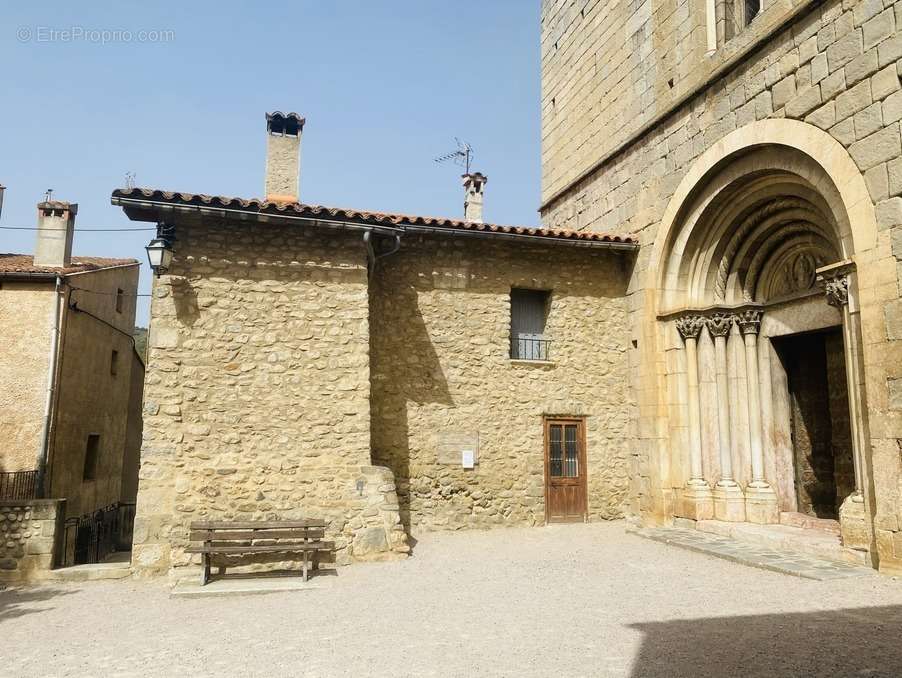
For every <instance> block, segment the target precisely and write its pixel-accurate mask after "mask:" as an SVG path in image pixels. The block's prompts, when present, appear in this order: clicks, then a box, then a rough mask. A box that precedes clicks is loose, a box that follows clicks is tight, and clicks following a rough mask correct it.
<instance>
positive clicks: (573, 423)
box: [545, 419, 587, 522]
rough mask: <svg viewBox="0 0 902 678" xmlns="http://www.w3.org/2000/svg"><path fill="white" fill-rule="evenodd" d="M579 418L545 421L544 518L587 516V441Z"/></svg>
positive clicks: (575, 519)
mask: <svg viewBox="0 0 902 678" xmlns="http://www.w3.org/2000/svg"><path fill="white" fill-rule="evenodd" d="M585 440H586V437H585V425H584V422H583V420H581V419H546V421H545V520H546V521H547V522H580V521H584V520H585V519H586V513H587V502H586V444H585Z"/></svg>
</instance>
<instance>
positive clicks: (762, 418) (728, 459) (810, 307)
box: [647, 121, 871, 550]
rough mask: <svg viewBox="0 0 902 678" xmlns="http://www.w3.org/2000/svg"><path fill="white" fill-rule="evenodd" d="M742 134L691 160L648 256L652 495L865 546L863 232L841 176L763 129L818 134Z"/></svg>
mask: <svg viewBox="0 0 902 678" xmlns="http://www.w3.org/2000/svg"><path fill="white" fill-rule="evenodd" d="M756 125H757V126H758V128H757V129H756V130H754V131H755V132H757V135H756V134H754V133H752V134H750V133H749V131H745V133H744V136H745V138H744V139H743V130H740V131H738V132H736V133H734V134H733V135H731V136H732V137H733V139H732V140H730V139H729V137H728V139H726V140H724V141H723V142H721V147H720V148H714V149H712V150H711V151H709V153H707V154H706V156H707V157H703V158H702V159H700V161H699V162H698V163H697V164H698V165H699V167H696V168H694V170H693V172H690V176H689V177H687V179H686V180H684V182H683V184H681V187H680V190H678V191H677V194H676V195H675V197H674V199H673V203H672V205H671V208H669V209H668V215H667V218H665V222H664V223H663V224H662V232H661V233H660V234H659V237H658V240H657V242H656V245H655V253H654V255H653V258H652V268H651V275H652V276H653V277H654V278H655V280H656V286H655V290H654V293H653V295H650V296H649V308H648V309H647V310H649V311H651V312H650V313H649V314H648V316H649V317H648V321H649V325H650V326H651V327H653V330H652V336H653V337H654V339H655V341H656V346H657V348H658V353H659V355H660V358H659V359H658V361H657V363H658V364H659V365H660V366H661V369H662V372H663V373H660V372H659V374H658V375H657V380H658V389H657V392H658V403H657V404H658V408H659V411H661V412H666V415H664V416H663V417H662V419H663V421H664V423H665V425H666V431H665V432H664V433H663V436H662V438H663V439H662V441H661V442H662V456H663V457H664V458H663V459H662V463H661V466H660V468H661V474H662V481H663V485H664V486H669V487H670V488H671V489H672V492H673V495H672V502H671V503H670V511H671V512H672V515H674V516H679V517H686V518H692V519H708V518H715V519H719V520H724V521H734V522H739V521H748V522H754V523H776V522H779V521H780V520H781V516H783V517H784V518H785V516H786V515H789V514H802V515H807V516H809V517H811V518H813V519H822V520H823V519H826V520H830V519H838V518H840V517H841V518H842V521H843V535H844V538H845V543H846V545H847V546H852V547H855V548H859V549H864V550H867V549H869V548H870V544H871V536H870V528H869V523H868V516H869V515H871V513H870V512H869V510H868V509H867V501H868V492H869V490H868V482H869V477H868V476H869V470H868V469H869V464H868V462H867V456H866V455H867V444H868V443H867V441H868V436H867V418H866V409H865V407H864V389H863V387H862V379H861V369H862V362H861V329H860V326H859V321H858V314H857V309H856V300H855V296H856V294H857V271H856V262H855V254H856V246H857V245H859V243H861V242H862V241H863V239H864V240H866V239H867V238H868V237H870V235H869V233H868V232H867V228H864V227H863V226H862V223H861V220H860V219H859V218H858V215H857V214H856V213H855V208H854V205H852V204H850V202H849V200H850V198H849V196H850V195H852V194H854V191H853V190H852V189H850V187H849V183H850V181H847V182H846V183H845V184H843V185H838V184H837V176H836V173H835V171H834V172H833V173H831V171H830V170H831V169H833V170H835V168H834V167H829V166H825V164H824V163H823V162H822V161H821V160H819V159H817V158H816V154H812V152H811V150H810V148H805V147H804V146H805V143H804V142H805V141H806V139H804V138H803V139H799V141H800V144H798V145H797V144H796V143H795V140H794V138H793V133H794V132H798V131H799V129H794V130H793V129H786V128H781V129H779V130H778V131H779V134H770V133H771V132H773V131H774V126H775V125H788V126H789V127H793V126H795V125H799V126H800V127H801V128H806V129H805V130H804V131H805V134H806V135H807V138H808V140H809V141H810V138H812V137H816V136H817V135H818V134H820V135H823V133H822V132H820V131H819V130H816V129H814V128H811V129H814V132H811V131H809V130H808V129H807V128H809V127H810V126H808V125H804V124H803V123H788V122H787V121H767V123H766V125H769V126H770V127H771V129H770V130H766V129H763V128H762V125H764V123H757V124H756ZM726 142H731V143H732V148H731V147H730V146H731V143H726ZM833 144H835V142H833ZM800 146H801V147H800ZM840 148H841V147H840ZM824 150H828V149H824ZM829 150H834V149H833V148H832V147H831V148H830V149H829ZM718 154H720V157H717V156H718ZM849 163H851V160H849ZM852 168H853V169H854V165H853V166H852ZM843 170H844V171H847V172H848V171H849V168H848V167H845V166H844V167H843ZM856 174H857V171H856ZM853 178H854V177H853ZM858 178H859V181H860V183H861V186H862V187H863V181H861V180H860V175H858ZM856 190H858V187H857V185H856ZM850 191H851V192H850ZM865 197H867V194H866V190H865ZM850 298H851V303H850Z"/></svg>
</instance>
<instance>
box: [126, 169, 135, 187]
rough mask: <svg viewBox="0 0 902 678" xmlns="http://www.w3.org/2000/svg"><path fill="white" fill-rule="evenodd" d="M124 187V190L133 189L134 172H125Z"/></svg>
mask: <svg viewBox="0 0 902 678" xmlns="http://www.w3.org/2000/svg"><path fill="white" fill-rule="evenodd" d="M125 187H126V188H134V187H135V173H134V172H126V173H125Z"/></svg>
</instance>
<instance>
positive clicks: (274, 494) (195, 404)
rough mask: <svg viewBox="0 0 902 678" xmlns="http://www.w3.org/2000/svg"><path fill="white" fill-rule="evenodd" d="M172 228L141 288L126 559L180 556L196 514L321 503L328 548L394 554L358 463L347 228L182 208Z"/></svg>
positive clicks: (356, 276) (354, 275) (163, 560)
mask: <svg viewBox="0 0 902 678" xmlns="http://www.w3.org/2000/svg"><path fill="white" fill-rule="evenodd" d="M176 237H177V238H178V240H177V241H176V247H175V259H174V262H173V265H172V267H171V269H170V271H169V273H168V274H167V275H164V276H162V277H160V278H158V279H157V280H156V281H155V284H154V289H153V300H152V309H151V325H150V337H149V358H148V366H147V367H148V369H147V376H146V380H145V393H144V443H143V447H142V452H141V471H140V477H139V486H138V507H137V518H136V521H135V540H134V541H135V543H134V551H133V559H132V562H133V565H134V566H135V567H136V568H137V569H138V570H139V571H143V572H152V571H164V570H166V569H168V568H170V567H176V568H178V567H181V566H185V565H188V564H189V563H190V559H189V556H188V555H186V554H185V553H184V547H185V546H186V545H187V538H188V526H189V524H190V523H191V522H192V521H195V520H209V519H222V520H229V519H238V520H241V519H244V520H255V519H270V520H279V519H281V520H289V519H293V518H294V519H297V518H301V517H322V518H325V519H327V520H328V521H329V528H328V530H327V536H328V538H330V539H334V540H335V542H336V546H337V559H338V561H339V562H347V561H349V560H351V559H359V558H370V557H385V555H386V554H390V553H396V554H398V553H404V552H406V551H407V545H406V537H405V535H404V533H403V531H401V530H399V529H397V528H396V526H397V524H398V520H397V505H396V498H395V497H394V487H393V484H392V482H391V478H390V475H389V474H388V472H387V471H385V470H374V469H372V467H371V462H370V431H369V427H370V385H369V376H370V371H369V334H370V333H369V322H368V293H367V272H366V249H365V247H364V244H363V241H362V239H361V238H360V236H359V235H358V234H345V233H330V232H328V231H326V232H324V231H319V230H317V231H312V230H309V229H302V228H300V227H283V226H274V225H262V224H261V225H252V226H250V225H245V224H238V225H236V224H230V223H220V222H215V221H209V222H206V221H200V220H188V219H185V220H183V221H180V222H179V223H178V224H177V226H176ZM358 481H362V482H363V489H362V490H358ZM393 512H394V513H393ZM392 515H394V517H392ZM373 528H380V529H382V530H383V531H384V532H385V534H384V535H383V536H382V537H379V535H377V534H376V532H377V531H378V530H374V529H373Z"/></svg>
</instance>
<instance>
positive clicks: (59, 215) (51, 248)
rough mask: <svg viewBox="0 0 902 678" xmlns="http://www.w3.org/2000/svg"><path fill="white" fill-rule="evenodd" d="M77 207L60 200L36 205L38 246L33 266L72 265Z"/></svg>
mask: <svg viewBox="0 0 902 678" xmlns="http://www.w3.org/2000/svg"><path fill="white" fill-rule="evenodd" d="M77 213H78V205H77V204H75V203H68V202H62V201H60V200H45V201H44V202H39V203H38V244H37V248H36V249H35V252H34V265H35V266H50V267H53V268H65V267H66V266H68V265H69V264H71V263H72V236H73V235H74V234H75V215H76V214H77Z"/></svg>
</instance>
